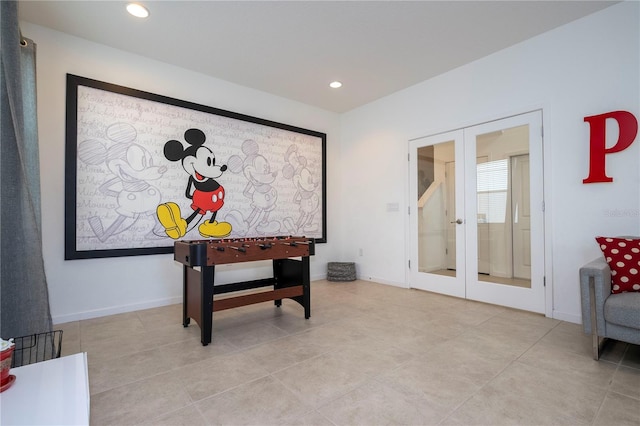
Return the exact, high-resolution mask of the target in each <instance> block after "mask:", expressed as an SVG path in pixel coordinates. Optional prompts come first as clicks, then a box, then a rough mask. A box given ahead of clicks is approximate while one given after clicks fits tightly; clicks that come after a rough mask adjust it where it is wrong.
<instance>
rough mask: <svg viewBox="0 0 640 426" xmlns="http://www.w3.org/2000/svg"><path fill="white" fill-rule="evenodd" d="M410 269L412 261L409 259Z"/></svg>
mask: <svg viewBox="0 0 640 426" xmlns="http://www.w3.org/2000/svg"><path fill="white" fill-rule="evenodd" d="M409 269H411V259H409Z"/></svg>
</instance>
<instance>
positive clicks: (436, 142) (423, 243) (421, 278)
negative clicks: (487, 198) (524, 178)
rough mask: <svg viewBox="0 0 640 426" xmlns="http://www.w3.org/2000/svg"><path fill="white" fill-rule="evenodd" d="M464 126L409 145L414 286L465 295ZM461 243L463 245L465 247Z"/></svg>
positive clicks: (458, 295)
mask: <svg viewBox="0 0 640 426" xmlns="http://www.w3.org/2000/svg"><path fill="white" fill-rule="evenodd" d="M462 137H463V132H462V130H459V131H455V132H450V133H444V134H440V135H435V136H431V137H427V138H421V139H418V140H414V141H411V142H409V147H410V153H411V154H410V156H409V162H410V170H411V173H412V178H411V179H410V184H409V187H410V189H409V190H410V191H411V192H410V193H411V197H412V201H411V204H410V213H411V214H410V215H409V218H410V222H411V224H410V228H411V229H412V231H411V232H412V238H410V244H411V256H410V260H409V262H410V275H411V278H410V282H411V286H412V287H415V288H420V289H423V290H429V291H435V292H438V293H443V294H448V295H451V296H457V297H465V268H464V267H462V268H460V267H459V265H464V264H465V259H464V255H465V251H464V244H465V242H464V241H465V239H464V227H461V226H460V225H458V224H457V223H456V222H457V221H458V219H460V218H461V217H462V214H463V210H464V192H463V190H462V188H461V184H462V183H464V176H463V172H464V167H456V164H457V163H460V164H462V161H463V159H464V151H463V148H464V145H463V143H462ZM460 247H462V248H463V249H462V250H460Z"/></svg>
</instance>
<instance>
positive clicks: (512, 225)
mask: <svg viewBox="0 0 640 426" xmlns="http://www.w3.org/2000/svg"><path fill="white" fill-rule="evenodd" d="M476 188H477V190H476V204H477V215H478V217H477V227H478V229H477V231H478V280H480V281H489V282H492V283H498V284H506V285H513V286H519V287H526V288H531V238H530V236H531V219H530V203H529V199H530V197H529V193H530V191H529V126H528V125H524V126H518V127H513V128H509V129H503V130H499V131H494V132H490V133H485V134H482V135H478V136H477V137H476Z"/></svg>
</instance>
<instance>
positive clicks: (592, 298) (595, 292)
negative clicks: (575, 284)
mask: <svg viewBox="0 0 640 426" xmlns="http://www.w3.org/2000/svg"><path fill="white" fill-rule="evenodd" d="M580 294H581V298H582V325H583V327H584V332H585V333H587V334H591V335H592V337H593V359H595V360H598V359H599V358H600V351H601V348H602V344H603V343H604V340H605V339H614V340H619V341H622V342H627V343H633V344H636V345H640V292H635V293H634V292H628V293H618V294H611V270H610V269H609V265H607V262H606V261H605V260H604V257H602V258H599V259H596V260H594V261H592V262H589V263H587V264H586V265H584V266H583V267H582V268H580Z"/></svg>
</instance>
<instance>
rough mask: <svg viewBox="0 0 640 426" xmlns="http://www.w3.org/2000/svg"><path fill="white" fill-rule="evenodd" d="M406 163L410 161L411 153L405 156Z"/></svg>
mask: <svg viewBox="0 0 640 426" xmlns="http://www.w3.org/2000/svg"><path fill="white" fill-rule="evenodd" d="M407 161H411V153H408V154H407Z"/></svg>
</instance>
